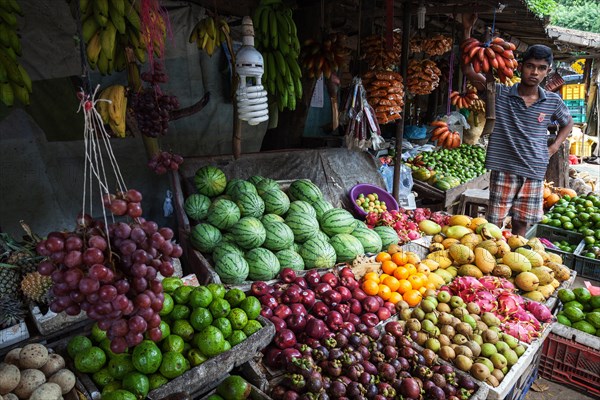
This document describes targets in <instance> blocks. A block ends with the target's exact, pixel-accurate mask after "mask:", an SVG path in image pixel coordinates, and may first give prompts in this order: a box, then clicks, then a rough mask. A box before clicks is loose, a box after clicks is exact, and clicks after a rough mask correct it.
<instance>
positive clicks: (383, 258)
mask: <svg viewBox="0 0 600 400" xmlns="http://www.w3.org/2000/svg"><path fill="white" fill-rule="evenodd" d="M391 259H392V256H390V255H389V253H386V252H385V251H382V252H381V253H379V254H377V257H375V260H376V261H377V262H384V261H388V260H391Z"/></svg>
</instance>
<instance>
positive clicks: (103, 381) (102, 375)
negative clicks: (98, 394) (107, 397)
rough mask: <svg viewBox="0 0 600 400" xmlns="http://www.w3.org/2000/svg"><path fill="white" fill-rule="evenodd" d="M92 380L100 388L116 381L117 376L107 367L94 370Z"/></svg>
mask: <svg viewBox="0 0 600 400" xmlns="http://www.w3.org/2000/svg"><path fill="white" fill-rule="evenodd" d="M92 380H93V381H94V383H95V384H96V385H98V386H99V387H100V388H103V387H104V386H106V385H108V384H109V383H111V382H112V381H114V380H115V378H114V377H113V376H112V375H111V374H110V372H109V370H108V368H106V367H105V368H102V369H101V370H100V371H97V372H94V374H93V375H92Z"/></svg>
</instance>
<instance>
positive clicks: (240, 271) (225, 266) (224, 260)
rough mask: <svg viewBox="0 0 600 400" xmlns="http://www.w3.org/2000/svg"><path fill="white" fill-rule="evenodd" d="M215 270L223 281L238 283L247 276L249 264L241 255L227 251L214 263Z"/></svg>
mask: <svg viewBox="0 0 600 400" xmlns="http://www.w3.org/2000/svg"><path fill="white" fill-rule="evenodd" d="M215 271H216V272H217V274H219V278H221V281H222V282H223V283H229V284H240V283H242V282H244V281H245V280H246V278H248V273H249V272H250V266H249V265H248V262H247V261H246V259H244V257H243V256H242V255H240V254H237V253H227V254H224V255H223V256H222V257H221V258H220V259H219V260H218V261H217V262H216V263H215Z"/></svg>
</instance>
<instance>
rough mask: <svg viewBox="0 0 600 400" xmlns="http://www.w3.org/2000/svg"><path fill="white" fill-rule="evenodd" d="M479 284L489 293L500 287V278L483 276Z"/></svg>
mask: <svg viewBox="0 0 600 400" xmlns="http://www.w3.org/2000/svg"><path fill="white" fill-rule="evenodd" d="M479 282H481V284H482V285H483V286H484V287H485V288H486V289H487V290H489V291H492V290H494V289H497V288H498V287H499V286H500V282H499V278H498V277H497V276H491V275H488V276H482V277H481V278H479Z"/></svg>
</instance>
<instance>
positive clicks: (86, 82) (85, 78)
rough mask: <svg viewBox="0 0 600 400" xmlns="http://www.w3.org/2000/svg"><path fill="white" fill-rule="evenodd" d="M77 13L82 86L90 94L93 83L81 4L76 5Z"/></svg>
mask: <svg viewBox="0 0 600 400" xmlns="http://www.w3.org/2000/svg"><path fill="white" fill-rule="evenodd" d="M75 13H76V15H75V19H76V20H77V37H78V38H79V57H80V60H81V81H82V82H81V85H82V88H83V91H84V92H89V90H90V86H91V83H90V77H89V75H88V63H87V55H86V52H85V44H84V40H83V33H82V30H83V28H82V23H81V12H80V10H79V2H77V3H76V6H75Z"/></svg>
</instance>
